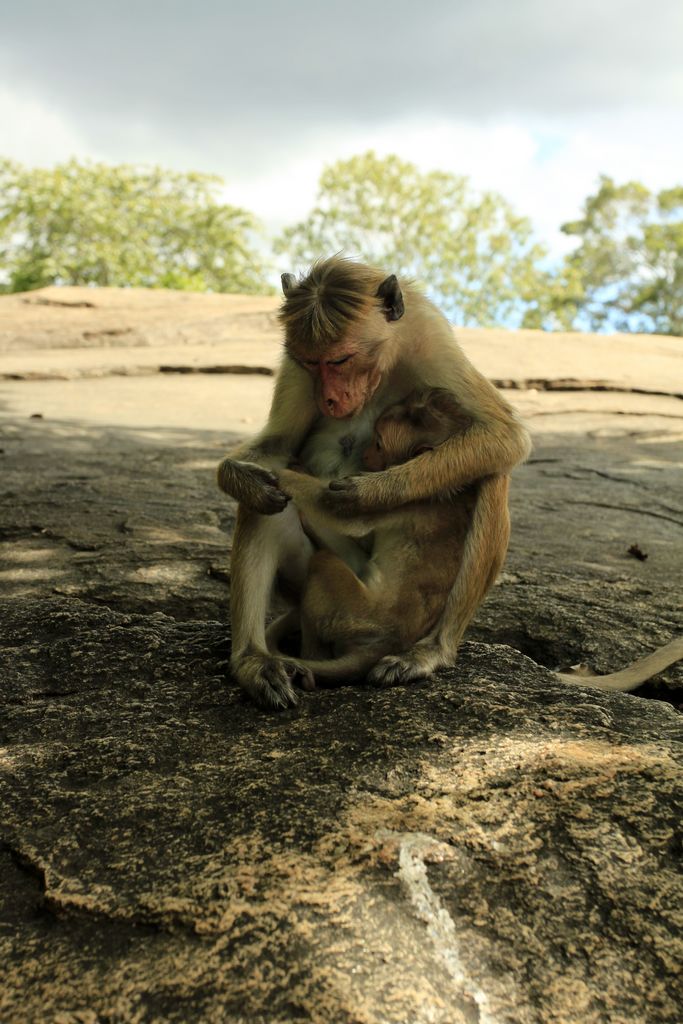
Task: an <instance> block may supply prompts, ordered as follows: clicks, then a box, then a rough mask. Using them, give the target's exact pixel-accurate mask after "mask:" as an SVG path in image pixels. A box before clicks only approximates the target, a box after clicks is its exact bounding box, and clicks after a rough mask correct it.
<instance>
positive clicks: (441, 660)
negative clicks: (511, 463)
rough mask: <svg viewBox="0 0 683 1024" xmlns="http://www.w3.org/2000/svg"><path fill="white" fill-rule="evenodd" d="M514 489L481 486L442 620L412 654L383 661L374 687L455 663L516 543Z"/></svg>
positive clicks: (499, 481)
mask: <svg viewBox="0 0 683 1024" xmlns="http://www.w3.org/2000/svg"><path fill="white" fill-rule="evenodd" d="M509 484H510V479H509V477H507V476H493V477H486V478H485V479H484V480H482V481H481V482H480V485H479V493H478V495H477V501H476V505H475V508H474V514H473V517H472V523H471V525H470V528H469V530H468V532H467V537H466V540H465V552H464V557H463V561H462V565H461V566H460V571H459V572H458V575H457V578H456V580H455V583H454V584H453V587H452V589H451V592H450V594H449V596H448V600H447V601H446V606H445V608H444V611H443V613H442V615H441V617H440V619H439V621H438V622H437V624H436V626H435V627H434V629H433V630H431V632H430V633H428V635H427V636H426V637H424V638H423V639H422V640H419V641H418V642H417V643H416V644H414V646H413V647H411V648H410V649H409V650H408V651H405V652H403V653H402V654H398V655H393V654H392V655H388V656H386V657H384V658H382V659H381V661H379V662H378V663H377V664H376V665H375V666H374V668H373V669H372V670H371V672H370V673H369V675H368V678H369V680H370V681H371V682H373V683H376V684H377V685H380V686H382V685H384V686H387V685H391V684H393V683H402V682H403V683H405V682H410V681H412V680H415V679H424V678H425V677H426V676H430V675H431V674H432V672H434V671H435V670H436V669H437V668H441V667H442V666H444V665H451V664H453V662H454V661H455V658H456V654H457V651H458V647H459V645H460V642H461V640H462V638H463V635H464V633H465V630H466V629H467V627H468V625H469V624H470V622H471V620H472V617H473V616H474V614H475V612H476V610H477V608H478V607H479V605H480V604H481V603H482V601H483V600H484V598H485V596H486V594H487V593H488V591H489V589H490V588H491V587H492V586H493V584H494V582H495V580H496V577H497V575H498V573H499V572H500V569H501V567H502V565H503V562H504V561H505V555H506V553H507V547H508V542H509V539H510V514H509V511H508V491H509ZM456 500H457V499H456Z"/></svg>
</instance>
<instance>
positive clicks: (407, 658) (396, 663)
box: [368, 651, 434, 686]
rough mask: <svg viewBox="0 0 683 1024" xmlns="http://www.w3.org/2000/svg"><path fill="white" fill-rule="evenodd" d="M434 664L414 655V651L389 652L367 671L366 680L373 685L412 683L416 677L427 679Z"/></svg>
mask: <svg viewBox="0 0 683 1024" xmlns="http://www.w3.org/2000/svg"><path fill="white" fill-rule="evenodd" d="M433 670H434V665H433V664H432V663H431V659H429V661H428V660H427V659H426V658H424V655H422V656H420V657H416V656H415V653H414V652H411V651H407V652H406V653H405V654H389V655H387V657H385V658H382V659H381V660H380V661H378V662H377V664H376V665H374V666H373V667H372V668H371V669H370V671H369V672H368V682H370V683H372V684H373V685H374V686H396V685H397V684H400V683H412V682H415V681H416V680H417V679H427V677H428V676H430V675H431V674H432V672H433Z"/></svg>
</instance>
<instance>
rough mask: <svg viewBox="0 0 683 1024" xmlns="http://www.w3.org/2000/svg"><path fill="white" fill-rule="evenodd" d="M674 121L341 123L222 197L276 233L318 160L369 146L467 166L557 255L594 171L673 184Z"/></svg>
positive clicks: (310, 181)
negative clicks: (564, 227) (351, 126)
mask: <svg viewBox="0 0 683 1024" xmlns="http://www.w3.org/2000/svg"><path fill="white" fill-rule="evenodd" d="M677 119H678V114H677V112H675V111H674V112H666V111H642V112H636V113H634V114H629V115H626V114H614V113H609V114H606V113H604V114H595V115H593V116H592V117H586V118H581V119H579V120H570V121H564V122H559V121H558V122H557V123H550V122H548V121H538V120H537V121H528V120H524V119H513V118H507V119H505V120H499V121H496V120H488V121H482V122H465V121H455V120H453V121H447V120H445V119H432V120H430V121H426V120H421V121H404V122H399V123H394V124H388V125H385V126H382V127H380V128H378V129H375V130H371V129H363V130H361V131H355V132H354V131H352V130H347V131H346V132H345V133H343V134H340V135H338V136H336V137H335V138H334V139H332V138H329V137H328V138H325V139H324V140H322V139H320V140H318V141H317V142H316V143H315V144H312V145H310V146H309V147H308V148H307V149H306V152H305V153H304V154H303V156H302V155H298V154H297V155H296V156H292V157H291V158H290V159H286V158H283V159H282V160H281V161H280V163H279V165H278V167H277V169H275V170H272V169H268V168H264V169H263V170H262V172H261V173H260V174H258V175H256V176H251V177H249V178H246V177H244V178H241V177H238V178H233V179H232V181H231V182H230V184H229V187H228V189H227V192H226V197H227V198H228V200H229V201H230V202H233V203H236V204H238V205H243V206H246V207H247V208H249V209H251V210H253V211H254V212H255V213H256V214H257V215H258V216H259V217H260V218H261V219H262V220H263V221H264V223H265V224H266V227H267V228H268V230H269V231H270V232H271V233H276V232H277V231H279V230H280V229H281V228H282V227H283V226H284V225H285V224H291V223H293V222H294V221H296V220H298V219H300V218H302V217H304V216H305V215H306V213H307V211H308V210H309V209H310V207H311V205H312V204H313V201H314V196H315V191H316V185H317V179H318V176H319V174H320V171H321V170H322V167H323V165H324V164H326V163H332V162H334V161H335V160H339V159H345V158H348V157H350V156H352V155H354V154H356V153H361V152H364V151H365V150H366V149H374V150H375V151H376V152H377V153H378V154H380V155H386V154H388V153H396V154H398V155H399V156H401V157H403V158H404V159H407V160H411V161H413V162H414V163H416V164H417V165H418V166H419V167H420V168H421V169H422V170H431V169H435V168H438V169H441V170H446V171H452V172H454V173H457V174H466V175H468V176H469V177H470V178H471V179H472V184H473V186H474V187H475V188H478V189H493V190H495V191H497V192H500V193H501V194H502V195H504V196H505V197H506V198H507V199H509V200H510V202H511V203H512V204H513V206H514V207H515V209H516V210H517V212H519V213H523V214H526V215H527V216H529V217H530V218H531V220H532V222H533V224H534V225H535V227H536V230H537V233H538V235H539V237H540V238H541V239H542V240H543V241H544V242H545V244H546V245H547V246H548V247H549V248H550V250H551V253H553V254H554V255H560V254H561V253H563V252H566V251H567V249H568V248H571V246H572V244H573V243H572V241H571V240H570V239H567V237H566V236H564V235H563V234H562V233H561V232H560V230H559V228H560V225H561V224H562V223H563V222H564V221H567V220H571V219H573V218H575V217H576V216H577V215H578V214H579V212H580V209H581V205H582V202H583V200H584V199H585V198H586V196H587V195H589V194H590V193H591V192H593V191H594V190H595V187H596V184H597V180H598V177H599V175H600V174H608V175H611V176H612V177H614V178H615V179H616V180H617V181H622V182H623V181H627V180H629V179H631V178H636V179H638V180H640V181H643V182H644V183H645V184H646V185H647V186H648V187H650V188H653V189H659V188H664V187H667V186H671V185H674V184H677V183H680V181H681V168H683V133H680V132H678V131H677V130H676V122H677Z"/></svg>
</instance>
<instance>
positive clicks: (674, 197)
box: [562, 177, 683, 335]
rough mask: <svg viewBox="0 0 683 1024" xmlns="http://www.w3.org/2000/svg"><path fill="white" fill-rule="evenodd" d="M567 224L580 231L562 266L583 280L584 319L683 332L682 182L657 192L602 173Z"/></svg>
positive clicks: (594, 324) (595, 325)
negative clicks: (581, 211) (576, 217)
mask: <svg viewBox="0 0 683 1024" xmlns="http://www.w3.org/2000/svg"><path fill="white" fill-rule="evenodd" d="M562 230H563V231H564V232H565V234H567V235H575V236H576V237H577V238H579V239H580V243H579V245H578V247H577V248H576V249H575V250H574V251H573V252H572V253H570V255H569V256H568V258H567V264H566V268H565V272H566V273H570V274H573V275H574V278H575V279H577V278H578V279H580V282H581V288H582V290H583V293H584V294H583V298H582V300H581V301H580V303H579V309H580V313H579V320H580V321H581V320H582V321H583V322H584V323H585V324H586V326H588V327H589V328H591V329H592V330H600V329H601V328H604V327H605V325H608V326H610V327H616V328H617V329H619V330H627V331H643V332H646V333H649V332H654V333H658V334H679V335H683V187H681V186H679V187H677V188H670V189H665V190H663V191H661V192H658V193H652V192H650V191H649V190H648V189H647V188H646V187H645V186H644V185H642V184H640V182H637V181H629V182H627V183H626V184H625V185H616V184H615V183H614V181H613V180H612V179H611V178H608V177H602V178H601V179H600V187H599V188H598V191H597V192H596V193H595V195H592V196H589V197H588V198H587V199H586V202H585V204H584V215H583V217H582V218H581V219H580V220H577V221H573V222H572V223H570V224H564V225H563V226H562Z"/></svg>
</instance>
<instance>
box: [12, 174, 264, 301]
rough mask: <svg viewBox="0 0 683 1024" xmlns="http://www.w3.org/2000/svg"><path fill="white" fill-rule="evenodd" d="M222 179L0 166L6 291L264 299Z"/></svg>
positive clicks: (243, 220)
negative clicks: (93, 287) (124, 290)
mask: <svg viewBox="0 0 683 1024" xmlns="http://www.w3.org/2000/svg"><path fill="white" fill-rule="evenodd" d="M221 184H222V182H221V179H220V178H218V177H215V176H213V175H207V174H198V173H187V174H184V173H176V172H174V171H169V170H162V169H161V168H157V167H136V166H130V165H125V164H124V165H119V166H109V165H106V164H100V163H87V164H83V163H78V162H77V161H76V160H71V161H69V162H68V163H64V164H60V165H58V166H55V167H53V168H49V169H47V168H26V167H23V166H21V165H19V164H17V163H13V162H11V161H8V160H0V266H2V268H3V271H4V275H5V281H4V283H3V285H2V287H3V288H4V290H8V291H24V290H27V289H31V288H40V287H43V286H44V285H48V284H75V285H83V284H85V285H87V284H97V285H119V286H124V285H138V286H143V287H149V288H155V287H159V288H181V289H193V290H196V291H206V290H213V291H219V292H226V291H227V292H236V291H239V292H260V291H268V290H269V288H268V285H267V283H266V280H265V274H264V270H263V267H262V266H261V262H260V260H259V258H258V256H257V254H256V252H255V249H254V245H253V239H252V235H253V232H254V230H255V228H256V222H255V220H254V218H253V217H252V215H251V214H250V213H248V212H246V211H245V210H241V209H239V208H237V207H234V206H229V205H227V204H225V203H222V202H221V201H220V199H219V190H220V187H221Z"/></svg>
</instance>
